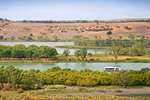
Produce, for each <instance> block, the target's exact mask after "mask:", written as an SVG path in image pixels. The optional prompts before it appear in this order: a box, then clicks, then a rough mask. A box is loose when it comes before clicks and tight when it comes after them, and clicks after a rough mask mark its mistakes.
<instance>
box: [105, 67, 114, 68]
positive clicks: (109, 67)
mask: <svg viewBox="0 0 150 100" xmlns="http://www.w3.org/2000/svg"><path fill="white" fill-rule="evenodd" d="M104 68H117V67H104Z"/></svg>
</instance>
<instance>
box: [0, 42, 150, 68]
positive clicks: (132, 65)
mask: <svg viewBox="0 0 150 100" xmlns="http://www.w3.org/2000/svg"><path fill="white" fill-rule="evenodd" d="M0 44H2V45H10V46H13V45H15V44H24V45H25V46H28V45H31V44H35V45H37V46H41V45H45V46H49V47H53V48H56V47H55V46H58V45H74V43H73V42H0ZM56 49H57V51H58V53H59V54H62V53H63V51H64V48H56ZM70 52H71V53H70V54H74V49H70ZM88 52H91V53H93V54H94V53H95V51H94V50H88ZM96 53H97V54H99V53H104V50H98V51H97V52H96ZM118 64H119V65H121V69H123V70H140V69H141V68H146V67H148V68H150V63H118ZM2 65H4V66H5V67H6V66H9V65H13V66H15V67H16V68H20V69H24V70H29V69H40V70H41V71H45V70H47V69H50V68H52V67H56V66H59V67H61V68H62V69H65V68H70V69H75V70H81V69H85V68H89V69H91V70H94V71H96V70H99V71H103V69H104V67H108V66H113V65H115V63H86V62H84V63H0V66H2Z"/></svg>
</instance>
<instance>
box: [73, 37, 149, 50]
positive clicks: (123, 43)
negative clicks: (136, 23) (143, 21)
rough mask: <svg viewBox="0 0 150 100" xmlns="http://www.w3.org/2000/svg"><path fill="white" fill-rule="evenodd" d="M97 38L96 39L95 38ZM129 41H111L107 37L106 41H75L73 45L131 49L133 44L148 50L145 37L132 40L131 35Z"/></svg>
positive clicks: (120, 39)
mask: <svg viewBox="0 0 150 100" xmlns="http://www.w3.org/2000/svg"><path fill="white" fill-rule="evenodd" d="M95 37H96V36H95ZM96 38H97V37H96ZM129 38H130V40H129V39H124V40H123V39H122V37H120V38H119V39H112V38H111V37H109V38H108V39H106V40H102V39H96V40H75V41H74V45H75V46H99V47H104V46H113V45H116V46H122V47H132V46H133V45H135V44H137V43H138V44H140V45H141V46H143V47H145V48H150V40H149V39H145V37H141V38H140V39H134V38H135V37H132V35H129Z"/></svg>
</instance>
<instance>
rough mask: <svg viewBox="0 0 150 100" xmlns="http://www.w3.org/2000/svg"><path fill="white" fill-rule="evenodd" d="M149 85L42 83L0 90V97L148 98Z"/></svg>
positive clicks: (61, 99) (36, 99) (31, 99)
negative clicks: (38, 85) (39, 86)
mask: <svg viewBox="0 0 150 100" xmlns="http://www.w3.org/2000/svg"><path fill="white" fill-rule="evenodd" d="M149 93H150V87H140V86H139V87H128V88H127V89H124V88H121V87H120V86H99V87H79V86H66V85H44V86H43V87H42V88H41V89H37V90H28V91H24V90H19V89H18V90H17V89H16V91H15V90H13V91H9V90H0V95H1V97H0V99H4V100H5V99H10V98H11V99H12V98H13V99H24V100H39V99H40V100H47V99H51V100H56V99H59V100H81V99H82V100H93V99H96V100H97V99H99V100H112V99H115V100H149V99H150V95H149Z"/></svg>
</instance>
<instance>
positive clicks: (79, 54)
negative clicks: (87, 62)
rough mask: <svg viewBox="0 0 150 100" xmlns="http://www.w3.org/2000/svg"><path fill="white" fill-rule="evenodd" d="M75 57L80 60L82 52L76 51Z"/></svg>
mask: <svg viewBox="0 0 150 100" xmlns="http://www.w3.org/2000/svg"><path fill="white" fill-rule="evenodd" d="M74 55H75V56H76V57H77V58H78V60H79V56H81V51H80V50H76V51H75V52H74Z"/></svg>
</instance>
